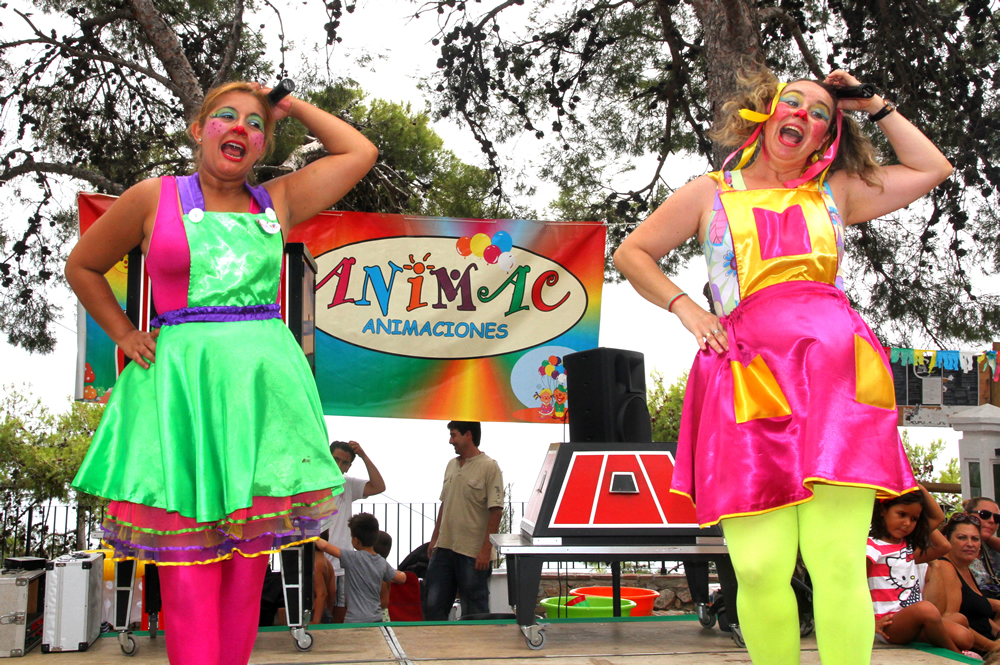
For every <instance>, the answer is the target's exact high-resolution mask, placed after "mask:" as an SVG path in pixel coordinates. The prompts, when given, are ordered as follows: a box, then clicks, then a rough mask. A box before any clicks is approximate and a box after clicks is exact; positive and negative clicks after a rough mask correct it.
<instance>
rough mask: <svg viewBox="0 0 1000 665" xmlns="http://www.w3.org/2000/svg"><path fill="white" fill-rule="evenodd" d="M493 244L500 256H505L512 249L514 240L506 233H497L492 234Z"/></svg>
mask: <svg viewBox="0 0 1000 665" xmlns="http://www.w3.org/2000/svg"><path fill="white" fill-rule="evenodd" d="M493 244H494V245H496V246H497V247H499V248H500V253H501V254H505V253H507V252H509V251H510V250H512V249H513V248H514V240H513V239H512V238H511V237H510V234H509V233H507V232H506V231H497V232H496V233H494V234H493Z"/></svg>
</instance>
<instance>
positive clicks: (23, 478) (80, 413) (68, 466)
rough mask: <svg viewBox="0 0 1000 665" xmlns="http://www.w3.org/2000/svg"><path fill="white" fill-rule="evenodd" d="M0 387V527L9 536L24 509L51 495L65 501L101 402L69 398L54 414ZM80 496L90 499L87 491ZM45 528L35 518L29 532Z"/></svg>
mask: <svg viewBox="0 0 1000 665" xmlns="http://www.w3.org/2000/svg"><path fill="white" fill-rule="evenodd" d="M3 392H4V396H3V398H2V399H0V504H2V510H3V516H2V521H3V530H4V533H5V534H7V537H8V538H9V537H11V536H12V535H13V534H14V533H15V532H17V531H18V524H19V523H20V522H21V520H22V518H23V516H24V515H25V514H26V513H27V511H29V510H34V509H35V508H36V507H38V506H43V505H45V504H47V503H50V502H52V501H56V502H59V503H67V502H69V501H70V499H71V491H72V490H71V489H70V487H69V484H70V482H71V481H72V480H73V477H74V476H75V475H76V472H77V470H78V469H79V468H80V464H81V463H82V462H83V458H84V456H85V455H86V454H87V450H88V449H89V448H90V441H91V439H92V438H93V435H94V432H95V431H96V429H97V425H98V423H99V422H100V420H101V414H102V413H103V412H104V406H103V405H100V404H87V403H83V402H71V403H70V406H69V409H68V410H67V411H64V412H62V413H57V414H56V413H52V412H51V411H49V409H47V408H46V407H45V406H44V405H42V403H41V401H40V400H37V399H33V398H31V397H30V396H28V395H26V394H24V393H22V392H20V391H18V390H16V389H15V388H14V387H13V386H4V387H3ZM80 499H81V502H82V503H87V502H88V501H89V497H87V498H86V499H84V497H80ZM44 529H45V525H44V524H39V525H38V527H37V529H36V530H35V533H33V538H34V537H35V536H38V535H40V536H45V535H46V534H45V533H44ZM9 545H10V543H7V547H5V550H6V549H8V548H9Z"/></svg>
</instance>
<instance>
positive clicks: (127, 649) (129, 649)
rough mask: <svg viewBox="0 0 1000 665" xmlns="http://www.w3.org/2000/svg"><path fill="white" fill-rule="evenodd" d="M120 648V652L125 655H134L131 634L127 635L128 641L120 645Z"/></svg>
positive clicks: (134, 644)
mask: <svg viewBox="0 0 1000 665" xmlns="http://www.w3.org/2000/svg"><path fill="white" fill-rule="evenodd" d="M120 646H121V648H122V653H123V654H125V655H126V656H134V655H135V652H136V643H135V640H134V639H133V638H132V636H131V635H129V636H128V642H126V643H125V644H122V645H120Z"/></svg>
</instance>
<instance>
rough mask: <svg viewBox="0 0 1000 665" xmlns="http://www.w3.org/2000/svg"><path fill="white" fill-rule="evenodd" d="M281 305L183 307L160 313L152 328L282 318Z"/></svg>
mask: <svg viewBox="0 0 1000 665" xmlns="http://www.w3.org/2000/svg"><path fill="white" fill-rule="evenodd" d="M280 318H281V305H278V304H277V303H271V304H268V305H244V306H242V307H229V306H226V305H219V306H212V307H182V308H180V309H174V310H171V311H169V312H164V313H163V314H160V315H159V316H157V317H156V318H154V319H153V320H152V321H150V322H149V326H150V327H151V328H161V327H163V326H176V325H180V324H182V323H193V322H196V321H202V322H203V321H211V322H229V321H264V320H266V319H280Z"/></svg>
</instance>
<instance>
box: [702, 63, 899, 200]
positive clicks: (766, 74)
mask: <svg viewBox="0 0 1000 665" xmlns="http://www.w3.org/2000/svg"><path fill="white" fill-rule="evenodd" d="M798 81H809V82H810V83H815V84H816V85H818V86H820V87H821V88H823V89H824V90H826V91H827V93H829V95H830V97H831V98H832V99H833V103H834V106H836V105H837V90H836V88H834V87H833V86H831V85H828V84H826V83H824V82H823V81H816V80H813V79H796V80H795V81H791V83H796V82H798ZM736 82H737V83H738V84H739V86H740V92H739V93H737V95H736V96H735V97H734V98H733V99H731V100H729V101H728V102H726V103H725V104H723V106H722V114H721V117H720V120H719V121H718V122H717V123H716V125H715V126H713V127H712V129H711V130H710V131H709V132H708V136H709V137H710V138H711V139H712V140H713V141H715V142H717V143H719V144H721V145H724V146H727V147H732V148H735V147H738V146H740V145H743V142H744V141H746V140H747V139H748V138H749V137H750V135H751V134H753V132H754V130H755V129H757V126H758V125H759V124H760V123H756V122H752V121H750V120H747V119H745V118H743V117H742V116H741V115H740V109H750V110H752V111H757V112H758V113H765V114H766V113H767V112H768V109H769V108H770V106H771V100H773V99H774V96H775V95H776V94H777V92H778V79H777V78H776V77H775V76H774V74H772V73H771V71H770V70H769V69H766V68H761V69H758V70H752V71H741V72H739V73H738V74H737V75H736ZM830 125H831V126H830V134H831V136H830V138H831V139H832V138H834V136H833V135H834V134H835V133H836V131H837V130H836V125H835V124H833V122H831V123H830ZM827 145H829V143H826V144H824V145H823V146H822V147H821V148H820V149H819V150H818V151H817V153H818V155H817V156H822V154H823V152H825V151H826V148H827ZM758 154H760V149H759V147H758V150H757V152H756V153H755V154H754V159H756V157H757V155H758ZM751 163H752V162H751ZM878 169H879V162H878V157H877V153H876V152H875V146H874V145H872V142H871V140H870V139H869V138H868V136H867V135H866V134H865V133H864V132H863V131H862V130H861V127H860V125H858V122H857V121H856V120H855V119H854V118H852V117H850V116H847V115H845V116H844V120H843V123H842V125H841V136H840V147H839V148H838V150H837V157H836V158H835V159H834V160H833V164H832V165H831V166H830V173H834V172H836V171H846V172H847V173H851V174H854V175H857V176H858V177H859V178H861V179H862V180H863V181H864V182H865V183H867V184H868V185H869V186H871V187H877V188H878V189H882V181H881V180H880V179H879V177H878Z"/></svg>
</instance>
